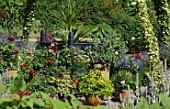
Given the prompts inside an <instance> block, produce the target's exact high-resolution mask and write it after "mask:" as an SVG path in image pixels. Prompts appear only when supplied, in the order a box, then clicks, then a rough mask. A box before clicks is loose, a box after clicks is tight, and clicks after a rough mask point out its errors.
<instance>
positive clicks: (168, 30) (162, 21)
mask: <svg viewBox="0 0 170 109" xmlns="http://www.w3.org/2000/svg"><path fill="white" fill-rule="evenodd" d="M154 4H155V10H156V11H157V16H158V18H157V19H158V23H159V26H160V27H159V35H158V39H159V41H160V42H162V43H164V44H165V45H168V41H170V38H169V36H170V9H169V4H168V1H167V0H154Z"/></svg>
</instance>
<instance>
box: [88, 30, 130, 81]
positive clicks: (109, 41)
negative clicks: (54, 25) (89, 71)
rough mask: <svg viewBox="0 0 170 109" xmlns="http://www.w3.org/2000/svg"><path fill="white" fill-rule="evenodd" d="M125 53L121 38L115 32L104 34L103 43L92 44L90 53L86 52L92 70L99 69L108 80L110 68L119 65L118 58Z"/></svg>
mask: <svg viewBox="0 0 170 109" xmlns="http://www.w3.org/2000/svg"><path fill="white" fill-rule="evenodd" d="M126 51H127V48H126V45H125V43H124V42H123V41H122V38H121V37H120V36H119V35H117V34H116V33H115V32H113V31H112V32H111V31H110V34H106V36H105V37H104V40H103V42H102V43H101V45H100V44H94V46H93V48H92V51H89V52H87V53H88V54H89V56H90V59H91V63H92V66H93V68H94V69H99V70H101V71H102V73H103V74H104V75H105V76H106V77H107V78H108V79H109V78H110V66H112V67H117V66H119V65H120V62H119V58H120V56H122V57H123V56H124V55H125V53H126Z"/></svg>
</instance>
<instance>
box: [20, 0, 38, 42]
mask: <svg viewBox="0 0 170 109" xmlns="http://www.w3.org/2000/svg"><path fill="white" fill-rule="evenodd" d="M35 2H36V0H27V3H26V8H25V11H24V23H23V40H24V41H27V40H28V39H29V33H30V31H31V27H32V24H33V21H34V20H35V18H34V8H35Z"/></svg>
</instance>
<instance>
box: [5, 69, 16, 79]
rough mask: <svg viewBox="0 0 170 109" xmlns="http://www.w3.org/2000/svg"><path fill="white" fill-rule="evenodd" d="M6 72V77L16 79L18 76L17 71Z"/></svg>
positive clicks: (9, 70)
mask: <svg viewBox="0 0 170 109" xmlns="http://www.w3.org/2000/svg"><path fill="white" fill-rule="evenodd" d="M6 72H7V74H8V77H13V78H15V77H17V76H18V73H17V72H18V69H6Z"/></svg>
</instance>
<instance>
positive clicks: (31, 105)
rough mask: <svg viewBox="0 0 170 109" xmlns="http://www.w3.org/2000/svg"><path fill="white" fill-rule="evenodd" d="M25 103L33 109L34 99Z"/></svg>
mask: <svg viewBox="0 0 170 109" xmlns="http://www.w3.org/2000/svg"><path fill="white" fill-rule="evenodd" d="M25 103H26V105H27V107H30V108H31V109H33V105H34V102H33V100H32V99H30V100H29V101H26V102H25Z"/></svg>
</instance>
